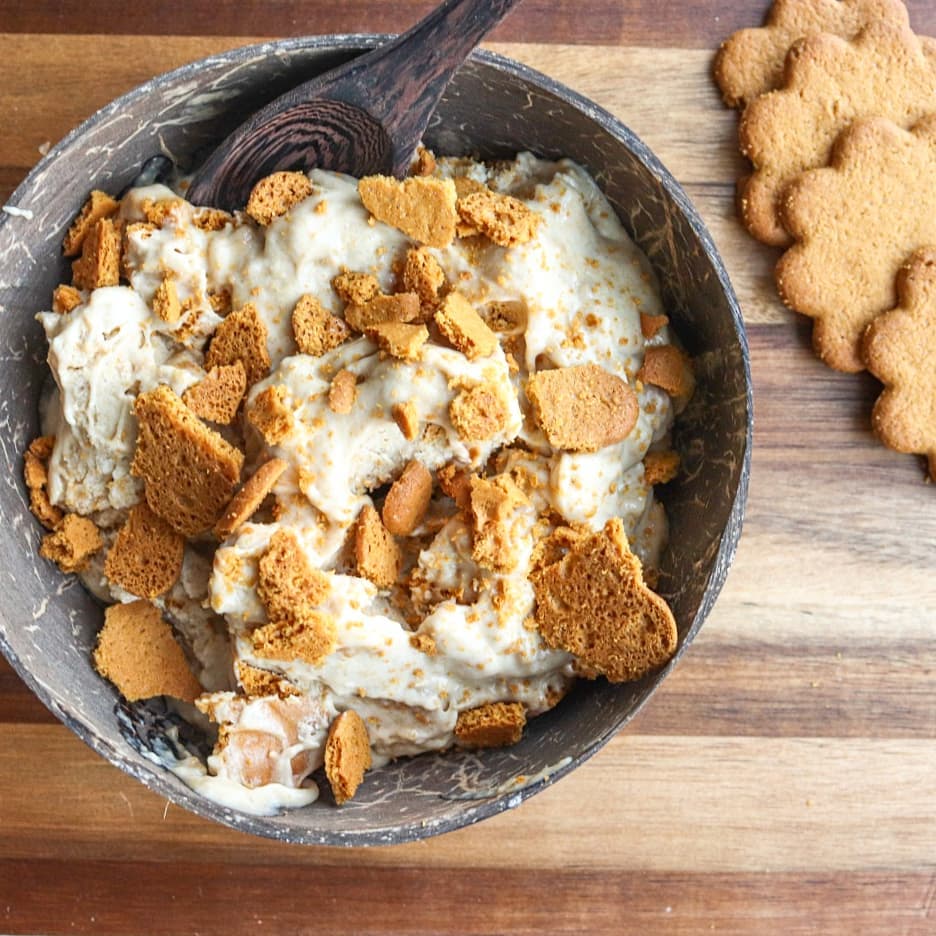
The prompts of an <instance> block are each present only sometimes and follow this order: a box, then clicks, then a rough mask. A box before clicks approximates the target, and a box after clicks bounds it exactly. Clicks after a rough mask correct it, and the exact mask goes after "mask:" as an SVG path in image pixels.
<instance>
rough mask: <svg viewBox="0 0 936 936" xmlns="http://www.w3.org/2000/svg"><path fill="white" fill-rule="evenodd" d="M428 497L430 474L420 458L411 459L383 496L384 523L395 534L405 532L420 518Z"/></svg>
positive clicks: (406, 533)
mask: <svg viewBox="0 0 936 936" xmlns="http://www.w3.org/2000/svg"><path fill="white" fill-rule="evenodd" d="M431 499H432V475H431V474H430V473H429V469H428V468H426V466H425V465H423V464H422V462H418V461H415V460H414V461H411V462H409V464H407V466H406V467H405V468H404V469H403V471H402V473H401V474H400V477H399V478H397V479H396V481H394V482H393V484H392V485H390V490H389V491H388V492H387V497H386V499H385V500H384V505H383V511H382V517H383V522H384V526H385V527H386V528H387V529H388V530H389V531H390V532H391V533H393V534H395V535H396V536H409V535H410V534H411V533H412V532H413V530H415V529H416V527H417V526H419V524H420V523H421V522H422V518H423V517H424V516H425V515H426V510H428V508H429V501H430V500H431Z"/></svg>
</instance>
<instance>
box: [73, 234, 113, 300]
mask: <svg viewBox="0 0 936 936" xmlns="http://www.w3.org/2000/svg"><path fill="white" fill-rule="evenodd" d="M119 282H120V237H119V236H118V234H117V228H116V227H115V226H114V222H113V221H112V220H111V219H110V218H101V219H100V220H99V221H95V222H94V224H93V225H92V226H91V230H90V231H88V233H87V234H86V235H85V238H84V240H83V241H82V245H81V256H80V257H79V258H78V259H77V260H75V261H74V262H73V263H72V285H73V286H74V287H75V288H76V289H97V288H98V287H100V286H116V285H117V284H118V283H119Z"/></svg>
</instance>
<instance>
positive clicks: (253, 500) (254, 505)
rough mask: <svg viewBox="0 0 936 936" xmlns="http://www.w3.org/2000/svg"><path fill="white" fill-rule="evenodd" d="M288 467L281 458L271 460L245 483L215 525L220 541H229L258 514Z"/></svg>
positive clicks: (215, 531) (215, 532) (216, 534)
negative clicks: (231, 536)
mask: <svg viewBox="0 0 936 936" xmlns="http://www.w3.org/2000/svg"><path fill="white" fill-rule="evenodd" d="M286 467H287V466H286V462H284V461H283V460H282V459H281V458H271V459H270V460H269V461H267V462H264V463H263V464H262V465H261V466H260V467H259V468H258V469H257V470H256V471H255V472H254V473H253V474H252V475H251V476H250V477H249V478H248V479H247V480H246V481H245V482H244V484H243V486H242V487H241V489H240V490H239V491H238V492H237V493H236V494H235V495H234V497H233V498H232V499H231V503H230V504H228V505H227V507H226V508H225V510H224V513H223V514H221V519H220V520H219V521H218V522H217V523H216V524H215V528H214V534H215V536H217V537H218V539H219V540H224V539H227V538H228V537H229V536H230V535H231V534H232V533H234V532H236V531H237V530H238V529H240V527H241V526H242V525H243V524H244V523H246V522H247V521H248V520H249V519H250V518H251V517H252V516H253V515H254V514H255V513H256V512H257V510H258V509H259V507H260V505H261V504H262V503H263V501H264V499H265V498H266V496H267V494H269V493H270V491H272V490H273V485H274V484H276V482H277V481H278V480H279V478H280V475H282V473H283V472H284V471H285V470H286Z"/></svg>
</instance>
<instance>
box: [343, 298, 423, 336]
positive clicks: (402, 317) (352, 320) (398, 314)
mask: <svg viewBox="0 0 936 936" xmlns="http://www.w3.org/2000/svg"><path fill="white" fill-rule="evenodd" d="M344 315H345V321H346V322H347V323H348V324H349V325H350V326H351V327H352V328H353V329H354V330H355V331H359V332H363V331H368V330H369V329H371V328H373V327H374V326H375V325H383V324H386V323H387V322H415V321H416V319H418V318H419V296H417V295H416V293H394V294H393V295H392V296H380V295H377V296H372V297H371V298H370V299H366V300H365V301H363V302H352V303H349V304H348V305H347V306H346V307H345V310H344Z"/></svg>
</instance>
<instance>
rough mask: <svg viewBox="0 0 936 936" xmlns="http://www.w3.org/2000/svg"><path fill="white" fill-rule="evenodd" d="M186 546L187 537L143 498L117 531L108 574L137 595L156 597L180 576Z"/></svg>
mask: <svg viewBox="0 0 936 936" xmlns="http://www.w3.org/2000/svg"><path fill="white" fill-rule="evenodd" d="M184 550H185V540H184V539H183V538H182V537H181V536H180V535H179V534H178V533H176V531H175V530H173V529H172V527H171V526H169V524H168V523H166V521H165V520H163V519H162V518H161V517H157V516H156V514H154V513H153V511H152V510H150V509H149V507H148V506H147V505H146V503H145V502H143V503H140V504H137V505H136V506H135V507H134V508H133V509H132V510H131V511H130V513H129V514H128V515H127V520H126V522H125V523H124V525H123V526H122V527H121V528H120V531H119V532H118V533H117V538H116V539H115V540H114V545H113V546H111V548H110V550H109V551H108V553H107V558H106V560H105V561H104V574H105V575H106V576H107V578H108V580H109V581H111V582H113V583H114V584H115V585H119V586H120V587H121V588H122V589H124V591H128V592H130V594H131V595H136V596H137V598H156V597H157V596H158V595H162V594H163V593H164V592H167V591H169V589H170V588H172V586H173V585H175V583H176V582H177V581H178V580H179V576H180V575H181V574H182V556H183V553H184Z"/></svg>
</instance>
